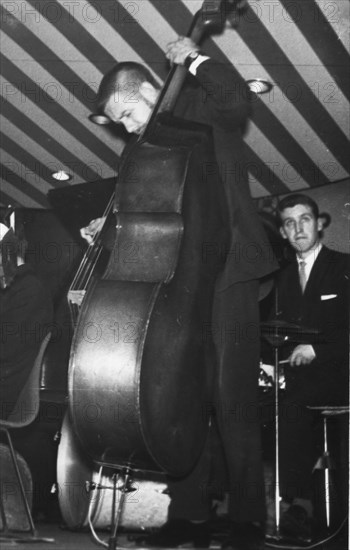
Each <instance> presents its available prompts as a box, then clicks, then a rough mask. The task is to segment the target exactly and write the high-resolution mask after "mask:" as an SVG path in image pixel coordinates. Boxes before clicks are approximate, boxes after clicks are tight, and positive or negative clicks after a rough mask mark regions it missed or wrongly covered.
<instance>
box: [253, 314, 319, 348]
mask: <svg viewBox="0 0 350 550" xmlns="http://www.w3.org/2000/svg"><path fill="white" fill-rule="evenodd" d="M260 328H261V334H262V336H263V337H264V338H265V339H266V340H267V341H268V342H270V344H272V345H274V346H281V345H283V344H286V343H288V342H290V343H291V342H292V343H297V344H305V343H308V344H312V343H313V342H314V341H316V340H317V341H318V340H319V338H320V334H321V333H320V331H319V330H317V329H314V328H311V327H303V326H301V325H296V324H294V323H288V322H287V321H283V320H281V319H272V320H271V321H267V322H263V323H260Z"/></svg>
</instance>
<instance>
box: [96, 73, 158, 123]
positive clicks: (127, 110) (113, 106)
mask: <svg viewBox="0 0 350 550" xmlns="http://www.w3.org/2000/svg"><path fill="white" fill-rule="evenodd" d="M157 96H158V91H157V90H156V89H155V88H154V87H153V86H152V84H150V83H149V82H143V83H142V84H141V85H139V86H137V85H136V83H133V82H126V83H124V84H123V85H121V86H120V87H119V88H118V90H117V91H116V92H115V93H114V94H113V95H112V96H111V97H110V99H109V100H108V101H107V103H106V107H105V110H104V112H105V114H106V115H107V116H108V117H109V118H110V119H111V120H112V121H113V122H116V123H118V124H123V126H124V127H125V129H126V131H127V132H129V133H130V134H132V133H134V134H140V133H141V132H142V131H143V129H144V128H145V126H146V124H147V121H148V119H149V117H150V114H151V112H152V108H153V106H154V104H155V102H156V99H157Z"/></svg>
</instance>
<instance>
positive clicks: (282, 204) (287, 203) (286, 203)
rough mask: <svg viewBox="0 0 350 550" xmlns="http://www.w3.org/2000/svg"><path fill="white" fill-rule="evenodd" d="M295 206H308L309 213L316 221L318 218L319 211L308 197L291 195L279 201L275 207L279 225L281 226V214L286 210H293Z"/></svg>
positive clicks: (299, 194) (296, 194)
mask: <svg viewBox="0 0 350 550" xmlns="http://www.w3.org/2000/svg"><path fill="white" fill-rule="evenodd" d="M297 204H303V205H304V206H309V207H310V208H311V212H312V213H313V215H314V216H315V218H316V219H317V218H318V217H319V211H318V206H317V203H316V202H315V201H314V200H313V199H312V198H311V197H309V196H308V195H303V194H302V193H294V194H293V195H287V196H286V197H284V198H283V199H281V200H280V201H279V202H278V204H277V207H276V215H277V221H278V223H279V225H282V219H281V214H282V212H283V211H284V210H285V209H286V208H293V206H296V205H297Z"/></svg>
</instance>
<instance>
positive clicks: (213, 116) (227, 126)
mask: <svg viewBox="0 0 350 550" xmlns="http://www.w3.org/2000/svg"><path fill="white" fill-rule="evenodd" d="M196 79H197V80H198V81H199V83H200V87H201V90H200V99H199V101H200V104H201V107H202V108H203V110H204V111H205V113H206V118H207V119H208V122H209V123H211V124H212V125H217V126H220V127H221V128H223V129H224V130H227V131H232V129H234V128H238V127H241V128H242V127H244V125H245V123H246V121H247V119H248V117H249V116H250V113H251V103H250V98H251V92H250V90H249V88H248V86H247V85H246V83H245V82H244V80H243V78H242V77H241V76H240V75H239V74H238V73H237V72H236V71H235V69H234V68H233V67H232V65H229V64H224V63H220V62H218V61H215V60H213V59H208V60H206V61H204V62H203V63H201V65H199V67H198V69H197V74H196Z"/></svg>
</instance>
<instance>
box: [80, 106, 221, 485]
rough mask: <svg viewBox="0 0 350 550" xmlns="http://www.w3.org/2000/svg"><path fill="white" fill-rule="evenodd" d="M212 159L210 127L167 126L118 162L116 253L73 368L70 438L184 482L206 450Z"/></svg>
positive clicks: (86, 316)
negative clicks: (182, 476)
mask: <svg viewBox="0 0 350 550" xmlns="http://www.w3.org/2000/svg"><path fill="white" fill-rule="evenodd" d="M212 150H213V149H212V143H211V135H210V132H209V130H208V129H207V128H206V127H205V126H202V125H200V124H194V123H185V122H184V121H182V120H177V119H174V118H172V117H167V116H165V115H160V116H159V117H158V118H157V120H156V122H155V124H154V125H153V128H152V131H151V132H149V134H148V136H147V141H146V140H142V139H141V140H139V141H138V142H137V143H136V144H135V145H134V146H133V148H131V149H129V150H128V151H127V153H126V154H124V156H123V159H122V164H121V167H120V175H119V179H118V183H117V186H116V197H115V208H114V210H115V219H116V227H117V230H116V232H115V234H116V237H115V241H114V246H113V250H112V251H111V255H110V261H109V263H108V266H107V268H106V271H105V273H104V275H103V277H102V278H101V279H99V280H97V281H95V282H94V283H93V284H92V285H91V287H90V289H89V291H88V293H87V295H86V297H85V299H84V301H83V305H82V308H81V311H80V315H79V320H78V324H77V327H76V330H75V335H74V340H73V344H72V349H71V360H70V368H69V397H70V399H69V403H70V415H71V419H72V423H73V428H74V431H75V433H76V435H77V437H78V438H79V440H80V443H81V444H82V446H83V448H84V449H85V450H86V451H87V453H88V454H89V455H90V456H91V458H92V459H93V460H94V462H96V463H98V464H102V465H109V466H111V465H113V466H115V465H118V466H123V465H128V466H130V467H131V468H133V469H135V470H137V469H141V470H150V471H158V470H162V471H164V472H166V473H168V474H171V475H180V476H181V475H185V474H186V473H188V472H189V471H190V469H191V468H192V467H193V465H194V463H195V461H196V460H197V458H198V456H199V454H200V452H201V449H202V446H203V444H204V441H205V437H206V433H207V425H208V418H207V416H206V413H205V411H206V407H207V402H208V401H209V400H210V386H211V384H210V368H208V367H209V364H210V363H212V361H211V359H210V358H211V354H212V353H213V350H212V348H211V345H212V344H211V340H210V338H207V334H208V333H209V332H210V330H208V327H210V323H211V306H212V296H213V289H214V281H215V278H216V275H217V272H218V270H219V269H220V264H221V258H220V255H219V254H217V253H216V252H217V250H218V249H219V248H220V244H221V243H222V242H223V238H224V234H223V229H222V227H223V225H222V221H221V216H222V213H221V212H220V210H219V206H221V207H222V203H221V200H222V199H221V198H220V195H221V193H222V183H221V182H220V180H219V177H218V173H217V171H215V170H209V171H207V170H206V169H205V168H206V166H213V164H214V162H215V161H214V158H213V156H212ZM107 222H108V220H107ZM106 225H107V224H106ZM208 250H210V251H215V253H214V254H207V251H208Z"/></svg>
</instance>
